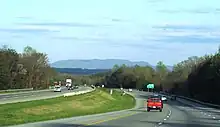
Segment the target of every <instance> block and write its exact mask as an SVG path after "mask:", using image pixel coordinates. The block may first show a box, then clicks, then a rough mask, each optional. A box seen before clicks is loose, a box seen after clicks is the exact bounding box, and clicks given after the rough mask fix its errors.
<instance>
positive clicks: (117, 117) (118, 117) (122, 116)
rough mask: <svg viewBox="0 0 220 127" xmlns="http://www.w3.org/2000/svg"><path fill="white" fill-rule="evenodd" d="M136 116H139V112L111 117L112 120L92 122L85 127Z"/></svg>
mask: <svg viewBox="0 0 220 127" xmlns="http://www.w3.org/2000/svg"><path fill="white" fill-rule="evenodd" d="M134 114H137V112H133V113H129V114H126V115H120V116H115V117H111V118H108V119H105V120H99V121H95V122H92V123H90V124H85V125H86V126H90V125H95V124H99V123H103V122H107V121H111V120H116V119H120V118H124V117H128V116H132V115H134Z"/></svg>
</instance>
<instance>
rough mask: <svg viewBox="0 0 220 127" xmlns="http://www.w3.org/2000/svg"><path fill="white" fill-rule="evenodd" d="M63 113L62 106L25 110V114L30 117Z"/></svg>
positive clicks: (43, 106) (37, 107)
mask: <svg viewBox="0 0 220 127" xmlns="http://www.w3.org/2000/svg"><path fill="white" fill-rule="evenodd" d="M60 111H62V107H61V105H57V104H56V105H52V106H51V105H42V106H36V107H32V108H25V109H23V112H24V113H26V114H30V115H42V114H49V113H55V112H60Z"/></svg>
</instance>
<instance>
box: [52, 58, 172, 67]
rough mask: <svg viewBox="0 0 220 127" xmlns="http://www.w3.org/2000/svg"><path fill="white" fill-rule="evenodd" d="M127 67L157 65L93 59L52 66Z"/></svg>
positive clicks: (57, 63) (143, 62) (53, 64)
mask: <svg viewBox="0 0 220 127" xmlns="http://www.w3.org/2000/svg"><path fill="white" fill-rule="evenodd" d="M116 64H117V65H119V66H120V65H123V64H125V65H126V66H135V65H139V66H151V67H153V68H155V65H150V64H149V63H148V62H145V61H129V60H123V59H91V60H60V61H56V62H54V63H52V64H51V67H53V68H81V69H111V68H113V67H114V65H116ZM167 67H168V69H172V66H167Z"/></svg>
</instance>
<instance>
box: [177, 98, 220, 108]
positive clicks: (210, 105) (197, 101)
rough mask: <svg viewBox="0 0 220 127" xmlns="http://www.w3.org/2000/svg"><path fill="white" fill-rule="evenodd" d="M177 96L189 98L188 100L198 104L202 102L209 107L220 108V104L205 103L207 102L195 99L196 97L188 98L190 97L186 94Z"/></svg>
mask: <svg viewBox="0 0 220 127" xmlns="http://www.w3.org/2000/svg"><path fill="white" fill-rule="evenodd" d="M177 98H180V99H185V100H188V101H192V102H195V103H198V104H201V105H205V106H208V107H212V108H217V109H220V105H216V104H211V103H205V102H202V101H199V100H195V99H192V98H188V97H184V96H177Z"/></svg>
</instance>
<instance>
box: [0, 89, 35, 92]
mask: <svg viewBox="0 0 220 127" xmlns="http://www.w3.org/2000/svg"><path fill="white" fill-rule="evenodd" d="M29 90H34V89H33V88H26V89H7V90H0V92H14V91H29Z"/></svg>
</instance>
